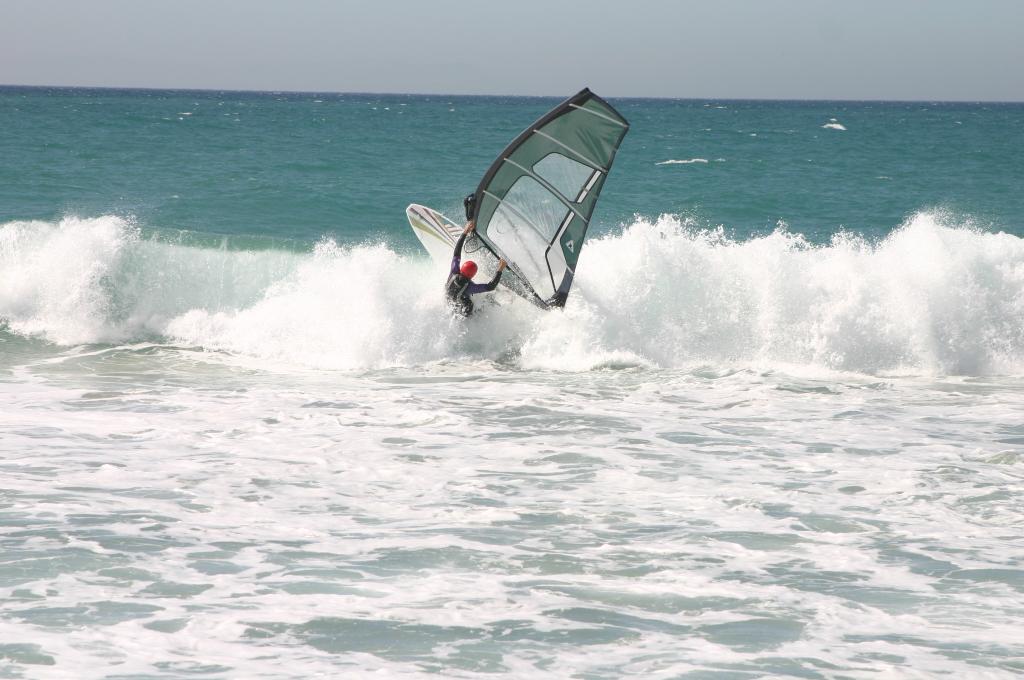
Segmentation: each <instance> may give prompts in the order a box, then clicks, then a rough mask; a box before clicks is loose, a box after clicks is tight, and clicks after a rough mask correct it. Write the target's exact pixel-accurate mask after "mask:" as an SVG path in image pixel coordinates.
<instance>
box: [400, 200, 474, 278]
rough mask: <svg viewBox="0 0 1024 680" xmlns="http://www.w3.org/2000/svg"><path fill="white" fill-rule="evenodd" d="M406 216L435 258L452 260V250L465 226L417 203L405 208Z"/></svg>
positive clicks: (438, 260)
mask: <svg viewBox="0 0 1024 680" xmlns="http://www.w3.org/2000/svg"><path fill="white" fill-rule="evenodd" d="M405 216H406V217H407V218H408V219H409V226H410V227H412V231H413V233H414V234H416V237H417V238H418V239H419V240H420V243H422V244H423V247H424V248H426V250H427V252H428V253H430V257H431V258H432V259H433V260H435V261H436V262H443V263H446V264H447V263H449V262H451V261H452V250H453V249H454V248H455V241H457V240H458V238H459V235H460V234H462V229H463V227H461V226H459V225H458V224H456V223H455V222H452V221H451V220H450V219H448V218H447V217H445V216H444V215H442V214H441V213H439V212H437V211H436V210H433V209H432V208H428V207H426V206H425V205H418V204H416V203H413V204H412V205H410V206H409V207H408V208H406V209H405Z"/></svg>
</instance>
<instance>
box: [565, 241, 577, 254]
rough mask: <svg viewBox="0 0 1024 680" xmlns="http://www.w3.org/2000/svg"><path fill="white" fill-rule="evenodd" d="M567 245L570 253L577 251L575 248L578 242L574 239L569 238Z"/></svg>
mask: <svg viewBox="0 0 1024 680" xmlns="http://www.w3.org/2000/svg"><path fill="white" fill-rule="evenodd" d="M565 247H566V248H568V249H569V252H570V253H575V252H576V250H575V248H576V242H575V241H573V240H572V239H569V240H568V241H566V242H565Z"/></svg>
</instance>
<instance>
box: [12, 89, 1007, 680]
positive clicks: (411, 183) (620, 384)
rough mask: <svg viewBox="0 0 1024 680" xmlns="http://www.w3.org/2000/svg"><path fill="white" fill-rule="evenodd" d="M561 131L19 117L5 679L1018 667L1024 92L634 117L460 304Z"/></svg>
mask: <svg viewBox="0 0 1024 680" xmlns="http://www.w3.org/2000/svg"><path fill="white" fill-rule="evenodd" d="M567 94H568V93H567ZM554 103H555V100H549V99H529V98H519V99H516V98H498V97H446V96H412V95H408V96H407V95H389V96H384V95H356V94H345V95H336V94H276V93H230V92H228V93H218V92H157V91H113V90H60V89H26V88H2V89H0V677H10V678H118V679H127V678H132V679H143V678H145V679H156V678H181V677H190V678H239V677H245V678H296V679H298V678H302V679H303V680H305V679H306V678H310V677H339V676H341V677H350V676H351V677H363V676H366V675H369V674H371V673H373V674H376V676H379V677H396V678H398V677H401V678H424V677H438V676H440V677H450V678H473V679H480V678H495V677H510V678H530V679H531V680H534V679H538V678H551V679H556V678H558V679H561V678H568V677H574V678H587V679H591V678H594V679H596V678H602V679H603V678H609V679H610V678H620V677H627V676H637V677H644V678H716V679H718V678H736V679H737V680H738V679H745V678H756V677H800V678H827V679H832V678H835V679H837V680H838V679H839V678H856V679H867V678H879V677H885V678H931V677H958V678H960V677H984V678H1015V677H1019V675H1020V673H1021V672H1022V671H1024V645H1022V644H1021V640H1024V606H1022V604H1021V602H1022V600H1021V593H1022V591H1024V569H1022V567H1021V565H1022V564H1024V544H1022V543H1021V541H1020V536H1019V534H1020V527H1021V526H1024V504H1022V502H1021V498H1024V493H1022V492H1024V417H1022V415H1021V414H1022V413H1024V239H1022V236H1024V191H1021V188H1022V187H1024V161H1022V159H1024V153H1022V152H1024V148H1022V146H1024V137H1022V136H1021V135H1020V134H1019V133H1020V130H1021V129H1024V125H1022V124H1024V106H1022V105H998V104H978V105H961V104H957V105H952V104H929V103H836V102H831V103H830V102H733V101H725V102H718V101H715V102H704V101H664V100H613V104H615V105H616V106H617V107H618V108H619V109H620V110H621V111H622V113H623V114H624V115H625V116H626V117H627V118H629V119H630V121H631V123H632V129H631V131H630V133H629V135H628V136H627V137H626V140H625V142H624V145H623V146H622V149H621V152H620V155H619V157H618V159H617V162H616V165H615V167H614V168H613V170H612V173H611V175H610V178H609V180H608V182H607V184H606V186H605V190H604V193H603V197H602V202H601V204H600V205H599V206H598V210H597V213H596V214H595V220H594V225H593V227H592V231H591V233H590V235H589V237H588V239H589V240H588V243H587V245H586V249H585V251H584V252H583V254H582V256H581V259H580V264H579V267H578V269H577V272H576V279H575V281H576V283H575V286H574V288H573V291H572V293H571V295H570V298H569V302H568V304H567V306H566V308H565V309H564V310H563V311H557V312H550V313H545V312H542V311H540V310H538V309H536V308H534V307H532V306H531V305H529V304H528V303H526V302H524V301H522V300H520V299H518V298H516V297H514V296H513V295H512V294H511V293H509V292H508V291H503V290H499V291H497V292H496V293H495V294H494V297H493V302H494V304H482V305H481V309H480V311H479V313H478V314H476V315H475V316H474V317H473V318H472V319H470V320H469V321H465V320H462V319H457V318H452V317H451V316H450V314H449V313H448V312H447V311H446V308H445V306H444V303H443V301H442V300H441V290H440V289H441V284H442V282H443V280H444V277H445V265H444V263H440V264H439V263H434V262H431V261H430V259H429V258H428V257H427V255H426V254H425V253H424V252H423V251H422V249H421V248H420V246H419V244H418V242H417V241H416V239H415V238H414V237H413V236H412V234H411V231H410V229H409V227H408V225H407V224H406V220H405V216H404V209H405V206H406V205H407V204H408V203H410V202H417V203H422V204H426V205H430V206H432V207H435V208H437V209H440V210H442V211H443V212H445V213H446V214H448V215H450V216H452V217H458V215H459V213H460V211H461V197H462V196H463V195H464V194H466V193H467V192H469V191H470V190H472V189H473V188H474V187H475V185H476V183H477V181H478V179H479V176H480V174H481V173H482V172H483V171H484V170H485V169H486V167H487V166H488V165H489V163H490V162H491V160H492V159H493V157H494V156H495V154H497V153H498V151H500V149H501V148H503V147H504V145H505V144H506V143H507V142H508V140H509V139H511V138H512V137H513V136H514V135H515V134H516V133H517V132H519V130H520V129H522V128H523V127H524V126H526V125H527V124H529V123H530V122H532V120H534V119H535V118H536V117H537V116H539V115H540V114H541V113H543V112H544V111H545V110H546V109H547V108H549V107H550V106H551V105H552V104H554Z"/></svg>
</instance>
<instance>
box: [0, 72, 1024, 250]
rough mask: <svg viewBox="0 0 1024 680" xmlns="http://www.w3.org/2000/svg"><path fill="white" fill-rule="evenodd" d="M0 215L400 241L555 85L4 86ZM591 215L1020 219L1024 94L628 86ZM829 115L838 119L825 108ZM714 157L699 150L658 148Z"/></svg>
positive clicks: (793, 223)
mask: <svg viewBox="0 0 1024 680" xmlns="http://www.w3.org/2000/svg"><path fill="white" fill-rule="evenodd" d="M0 102H2V104H0V106H2V108H0V129H3V130H4V131H5V141H4V148H3V152H4V157H5V159H4V163H3V165H2V167H0V172H2V175H0V220H3V221H9V220H15V219H29V218H33V219H46V220H53V219H56V218H59V217H60V216H62V215H66V214H73V215H80V216H97V215H104V214H116V215H122V216H128V215H130V216H134V217H135V218H136V219H137V220H138V222H139V224H140V225H142V226H144V227H147V228H161V229H187V230H191V231H196V232H201V233H215V234H231V235H266V236H273V237H289V238H295V239H298V240H300V241H304V242H308V241H310V240H315V239H317V238H319V237H320V236H322V235H328V236H331V237H334V238H337V239H339V240H341V241H346V242H348V241H360V240H363V239H366V238H367V237H368V236H369V235H372V236H384V237H385V238H387V239H389V241H391V242H394V243H396V244H401V245H403V246H407V247H410V248H411V247H414V246H416V243H415V241H414V240H412V239H411V238H410V234H409V231H408V228H407V225H406V223H405V218H404V212H403V211H404V209H405V206H406V205H407V204H408V203H410V202H418V203H422V204H424V205H430V206H433V207H435V208H437V209H439V210H441V211H442V212H445V213H448V214H454V215H457V214H458V212H459V209H460V201H461V196H463V195H465V194H466V193H469V192H470V191H471V190H472V189H474V188H475V187H476V184H477V182H478V181H479V178H480V175H481V174H482V173H483V172H484V170H486V169H487V167H488V165H489V164H490V162H491V161H492V160H493V158H494V156H495V155H496V154H497V152H498V151H500V150H501V149H502V148H504V145H505V144H507V143H508V141H509V140H510V139H511V138H512V137H513V136H514V135H515V134H517V133H518V132H519V131H520V130H521V129H522V128H523V127H524V126H525V125H526V124H528V123H529V122H532V121H533V120H534V119H536V118H537V117H539V116H540V115H541V114H542V113H544V112H545V111H546V110H547V109H548V108H550V107H551V106H553V105H554V104H555V103H557V100H554V99H546V98H508V97H451V96H449V97H445V96H416V95H354V94H343V95H339V94H284V93H281V94H269V93H238V92H165V91H120V90H51V89H23V88H6V89H0ZM614 103H615V105H616V106H618V107H619V108H620V109H621V111H622V113H623V114H624V115H625V116H626V117H627V118H628V119H629V120H630V121H631V123H632V126H633V127H632V129H631V131H630V135H629V143H628V144H626V145H625V146H624V147H623V149H622V151H621V153H620V155H619V157H618V159H617V165H616V168H615V174H614V175H613V177H614V178H615V181H614V182H611V183H609V185H608V188H607V191H606V192H605V195H604V197H603V199H602V203H601V205H600V207H599V213H598V215H597V218H596V223H597V229H598V230H599V231H603V232H607V231H610V230H614V229H615V228H616V227H617V226H619V225H621V224H624V223H625V224H628V223H630V222H631V221H632V219H633V217H634V215H644V216H648V217H656V216H658V215H660V214H662V213H670V214H683V215H689V216H693V217H695V218H696V219H697V220H698V221H699V222H700V223H701V224H705V225H709V226H715V225H724V226H725V227H726V228H727V229H729V230H730V231H731V232H732V233H735V234H737V235H739V236H741V237H742V236H746V235H748V234H752V233H765V232H770V231H772V230H773V229H774V228H775V227H776V225H777V224H778V222H779V221H784V222H785V223H786V224H788V225H789V228H790V229H792V230H793V231H795V232H799V233H801V234H804V235H806V236H808V237H809V238H811V239H813V240H814V241H816V242H822V241H826V240H827V239H828V238H829V236H830V235H831V234H832V233H834V232H836V231H837V230H840V229H847V230H851V231H854V232H857V233H862V234H865V235H868V236H872V237H877V236H880V235H884V234H886V233H888V232H889V231H891V230H892V229H894V228H895V227H897V226H898V225H899V224H901V223H902V222H903V220H904V219H905V218H906V217H907V216H908V215H910V214H912V213H914V212H916V211H918V210H934V209H944V210H949V211H952V212H954V213H957V214H961V215H969V216H971V218H972V219H973V220H975V221H977V222H978V224H979V225H980V226H982V227H984V228H986V229H989V228H991V229H996V230H1005V231H1008V232H1010V233H1016V234H1019V233H1020V231H1019V230H1020V229H1022V226H1021V225H1022V224H1024V219H1022V217H1024V192H1022V191H1021V190H1020V178H1021V177H1022V175H1024V138H1022V137H1021V135H1020V134H1019V131H1020V129H1021V128H1022V126H1024V105H1019V104H942V103H935V104H930V103H881V102H865V103H851V102H750V101H723V102H718V101H710V102H704V101H678V100H641V99H627V100H621V101H618V100H617V101H615V102H614ZM832 119H835V120H836V121H838V123H839V124H840V125H842V126H844V127H845V128H846V130H845V131H841V130H836V129H830V128H823V127H822V126H823V125H827V124H828V123H829V122H830V121H832ZM692 159H704V160H706V161H707V163H701V162H697V163H691V164H668V165H658V163H663V162H665V161H672V160H677V161H680V160H682V161H687V160H692Z"/></svg>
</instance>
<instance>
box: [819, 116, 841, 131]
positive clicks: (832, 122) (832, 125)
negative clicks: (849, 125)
mask: <svg viewBox="0 0 1024 680" xmlns="http://www.w3.org/2000/svg"><path fill="white" fill-rule="evenodd" d="M821 127H823V128H825V129H826V130H846V126H845V125H843V124H842V123H840V122H839V121H838V120H836V119H835V118H829V121H828V122H827V123H825V124H824V125H822V126H821Z"/></svg>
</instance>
